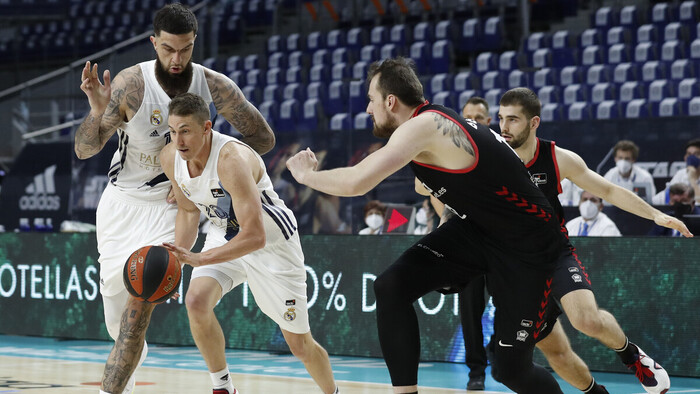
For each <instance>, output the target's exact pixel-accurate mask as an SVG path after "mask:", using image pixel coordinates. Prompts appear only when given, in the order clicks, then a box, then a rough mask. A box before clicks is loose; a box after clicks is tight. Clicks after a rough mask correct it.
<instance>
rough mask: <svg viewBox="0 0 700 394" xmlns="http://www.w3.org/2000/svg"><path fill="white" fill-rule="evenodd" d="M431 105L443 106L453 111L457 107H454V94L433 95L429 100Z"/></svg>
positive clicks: (439, 93)
mask: <svg viewBox="0 0 700 394" xmlns="http://www.w3.org/2000/svg"><path fill="white" fill-rule="evenodd" d="M431 102H432V103H433V104H439V105H444V106H445V107H447V108H452V109H455V110H458V109H457V106H456V105H455V94H454V92H438V93H435V94H434V95H433V99H432V100H431Z"/></svg>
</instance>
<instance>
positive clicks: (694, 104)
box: [688, 97, 700, 116]
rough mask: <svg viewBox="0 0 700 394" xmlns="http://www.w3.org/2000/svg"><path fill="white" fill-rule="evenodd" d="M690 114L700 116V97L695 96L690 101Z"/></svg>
mask: <svg viewBox="0 0 700 394" xmlns="http://www.w3.org/2000/svg"><path fill="white" fill-rule="evenodd" d="M688 115H690V116H700V97H693V98H692V99H691V100H690V102H689V103H688Z"/></svg>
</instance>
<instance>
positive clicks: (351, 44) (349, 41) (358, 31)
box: [345, 27, 367, 51]
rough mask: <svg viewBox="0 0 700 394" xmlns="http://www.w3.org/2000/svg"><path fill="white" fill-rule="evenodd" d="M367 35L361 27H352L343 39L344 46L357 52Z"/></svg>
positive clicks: (365, 40)
mask: <svg viewBox="0 0 700 394" xmlns="http://www.w3.org/2000/svg"><path fill="white" fill-rule="evenodd" d="M366 37H367V33H366V32H365V31H364V30H363V29H362V28H361V27H353V28H352V29H350V30H348V34H347V36H346V38H345V45H346V46H347V47H348V48H350V49H354V50H356V51H359V50H360V48H362V47H363V46H364V45H365V43H366V42H367V38H366Z"/></svg>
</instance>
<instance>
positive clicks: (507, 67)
mask: <svg viewBox="0 0 700 394" xmlns="http://www.w3.org/2000/svg"><path fill="white" fill-rule="evenodd" d="M498 69H499V70H500V71H506V72H510V71H512V70H517V69H518V53H517V52H515V51H505V52H503V53H501V56H499V58H498Z"/></svg>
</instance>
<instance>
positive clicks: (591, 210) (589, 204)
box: [578, 201, 599, 220]
mask: <svg viewBox="0 0 700 394" xmlns="http://www.w3.org/2000/svg"><path fill="white" fill-rule="evenodd" d="M578 210H579V212H581V217H582V218H584V219H586V220H592V219H594V218H595V217H596V216H598V212H599V211H598V205H597V204H596V203H594V202H593V201H584V202H582V203H581V205H579V206H578Z"/></svg>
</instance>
